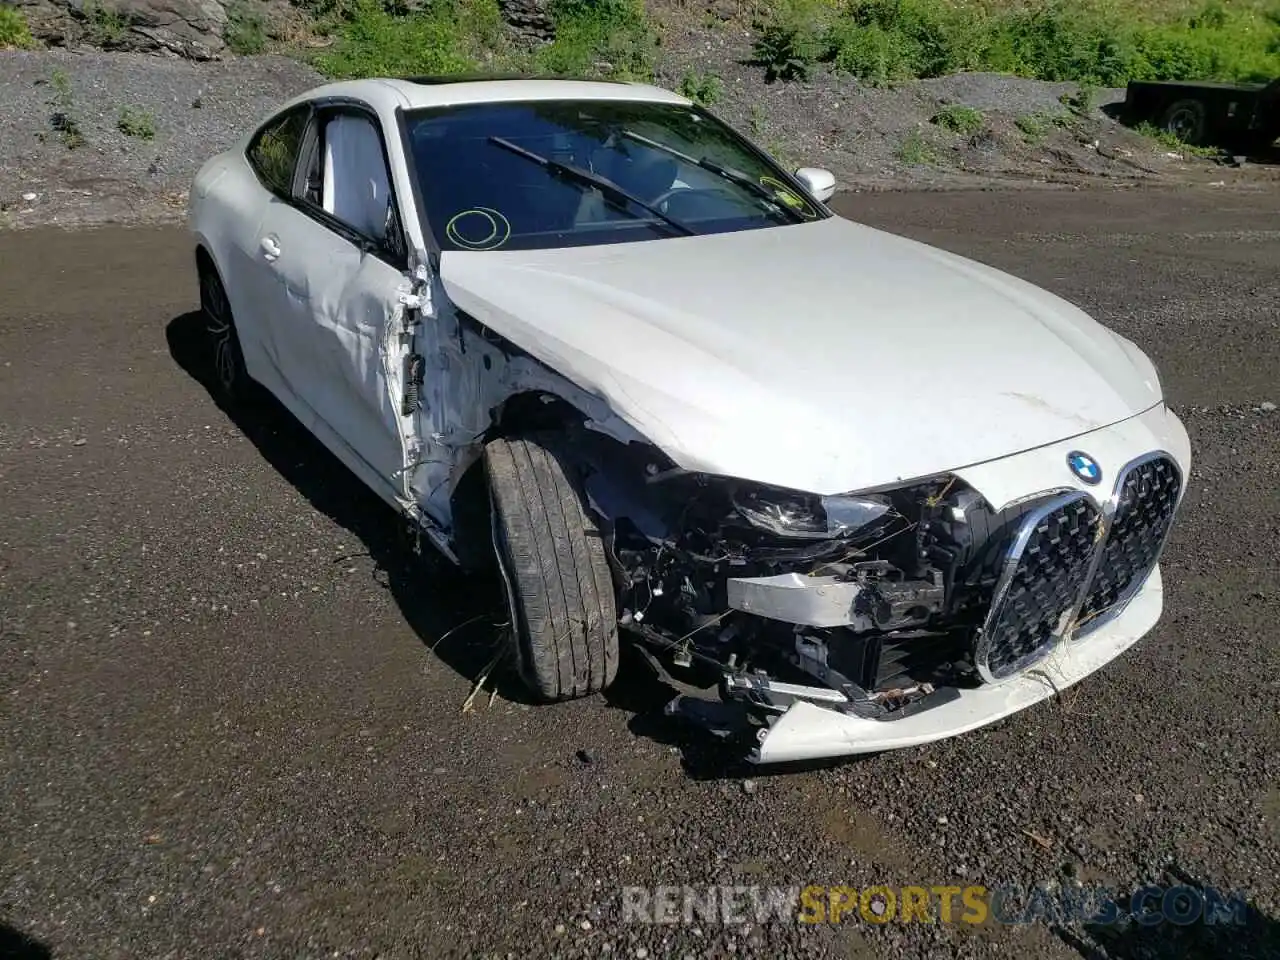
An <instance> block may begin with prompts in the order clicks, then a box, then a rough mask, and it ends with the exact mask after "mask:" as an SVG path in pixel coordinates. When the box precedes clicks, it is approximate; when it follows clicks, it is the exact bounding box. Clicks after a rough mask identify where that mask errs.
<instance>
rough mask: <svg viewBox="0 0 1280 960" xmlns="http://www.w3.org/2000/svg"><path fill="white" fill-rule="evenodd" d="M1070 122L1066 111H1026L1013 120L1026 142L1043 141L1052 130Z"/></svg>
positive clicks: (1069, 116)
mask: <svg viewBox="0 0 1280 960" xmlns="http://www.w3.org/2000/svg"><path fill="white" fill-rule="evenodd" d="M1070 123H1071V114H1068V113H1028V114H1024V115H1023V116H1021V117H1018V118H1017V119H1016V120H1014V121H1013V125H1014V126H1015V127H1017V128H1018V129H1019V130H1020V131H1021V132H1022V138H1023V139H1024V140H1026V141H1027V143H1043V142H1044V140H1045V139H1046V138H1047V137H1048V136H1049V134H1050V133H1052V132H1053V131H1054V130H1057V129H1061V128H1062V127H1066V126H1069V125H1070Z"/></svg>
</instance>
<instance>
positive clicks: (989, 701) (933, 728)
mask: <svg viewBox="0 0 1280 960" xmlns="http://www.w3.org/2000/svg"><path fill="white" fill-rule="evenodd" d="M1163 608H1164V585H1163V582H1162V580H1161V576H1160V567H1159V566H1158V565H1157V566H1156V567H1155V569H1153V570H1152V571H1151V575H1150V576H1149V577H1148V578H1147V581H1146V583H1145V584H1143V586H1142V589H1141V590H1139V591H1138V592H1137V593H1136V594H1135V595H1134V596H1133V598H1132V599H1131V600H1130V601H1129V602H1128V604H1127V605H1126V606H1125V607H1124V609H1123V611H1122V612H1121V613H1119V614H1117V615H1115V616H1113V617H1111V618H1109V619H1108V620H1107V621H1106V622H1105V623H1103V624H1102V625H1101V626H1099V627H1097V628H1096V629H1095V630H1093V631H1092V632H1090V633H1088V634H1087V635H1086V636H1084V637H1081V638H1080V639H1077V640H1073V641H1071V643H1070V644H1069V645H1067V646H1065V647H1062V646H1060V647H1059V648H1058V649H1057V650H1055V651H1054V652H1053V653H1052V654H1051V655H1050V656H1049V657H1048V659H1046V660H1045V661H1044V662H1043V663H1042V664H1040V665H1039V666H1036V667H1033V668H1032V669H1030V670H1028V671H1027V672H1026V673H1022V674H1019V675H1017V676H1015V677H1012V678H1010V679H1009V680H1007V681H1004V682H1003V683H995V684H984V685H983V686H981V687H978V688H976V689H969V690H962V691H960V696H959V697H958V698H957V699H954V700H951V701H949V702H947V703H942V704H939V705H938V706H936V707H933V708H932V709H929V710H925V711H922V712H920V713H915V714H910V715H908V716H904V717H903V718H902V719H900V720H866V719H863V718H861V717H854V716H850V715H848V714H843V713H837V712H836V711H834V710H829V709H827V708H824V707H820V706H815V705H814V704H811V703H807V702H804V701H799V702H797V703H795V704H793V705H792V706H791V707H790V708H789V709H788V710H787V711H786V713H784V714H782V715H780V716H779V717H778V718H777V720H775V721H774V723H773V725H772V726H770V727H769V728H767V729H762V730H761V731H760V739H759V743H758V745H757V746H756V748H755V749H754V750H752V751H751V753H750V755H749V756H748V759H749V760H750V761H751V762H752V763H781V762H786V761H791V760H813V759H817V758H821V757H839V756H848V755H852V754H859V753H878V752H879V751H882V750H896V749H900V748H902V747H913V746H917V745H919V744H922V743H931V742H933V741H935V740H945V739H946V738H947V737H954V736H957V735H959V734H962V733H967V732H968V731H970V730H975V729H977V728H978V727H984V726H986V725H987V724H990V723H995V722H996V721H997V720H1001V719H1003V718H1005V717H1007V716H1010V715H1011V714H1014V713H1017V712H1018V711H1019V710H1024V709H1026V708H1027V707H1029V706H1032V705H1033V704H1036V703H1039V702H1040V701H1041V700H1045V699H1047V698H1049V697H1051V696H1053V695H1054V693H1055V692H1058V691H1061V690H1064V689H1066V688H1067V687H1069V686H1071V685H1072V684H1074V683H1076V682H1077V681H1078V680H1082V679H1084V678H1085V677H1087V676H1088V675H1089V674H1091V673H1093V672H1094V671H1096V670H1098V669H1099V668H1100V667H1102V666H1104V665H1105V664H1107V663H1109V662H1110V661H1112V660H1114V659H1115V658H1116V657H1118V656H1119V655H1120V654H1122V653H1123V652H1124V651H1125V650H1127V649H1129V647H1131V646H1133V645H1134V644H1135V643H1137V642H1138V641H1139V640H1140V639H1142V637H1143V636H1144V635H1145V634H1146V633H1147V632H1149V631H1150V630H1151V628H1152V627H1154V626H1155V625H1156V622H1157V621H1158V620H1159V619H1160V614H1161V611H1162V610H1163Z"/></svg>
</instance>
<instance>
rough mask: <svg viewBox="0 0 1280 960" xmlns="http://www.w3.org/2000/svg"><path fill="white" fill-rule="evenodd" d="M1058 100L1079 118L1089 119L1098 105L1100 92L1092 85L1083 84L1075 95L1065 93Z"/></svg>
mask: <svg viewBox="0 0 1280 960" xmlns="http://www.w3.org/2000/svg"><path fill="white" fill-rule="evenodd" d="M1058 100H1059V102H1060V103H1061V104H1062V105H1063V106H1064V107H1066V108H1067V109H1068V110H1070V111H1071V112H1072V113H1074V114H1075V115H1076V116H1077V117H1087V116H1089V114H1091V113H1092V112H1093V108H1094V107H1096V106H1097V105H1098V91H1097V89H1095V88H1094V86H1093V85H1092V84H1088V83H1082V84H1081V85H1080V88H1079V89H1078V90H1076V92H1075V93H1064V94H1063V95H1062V96H1061V97H1059V98H1058Z"/></svg>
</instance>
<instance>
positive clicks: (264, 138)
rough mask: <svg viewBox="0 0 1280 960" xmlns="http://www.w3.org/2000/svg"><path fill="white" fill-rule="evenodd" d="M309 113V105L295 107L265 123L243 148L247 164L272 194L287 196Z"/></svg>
mask: <svg viewBox="0 0 1280 960" xmlns="http://www.w3.org/2000/svg"><path fill="white" fill-rule="evenodd" d="M309 115H310V108H309V107H295V108H294V109H293V110H290V111H289V112H287V113H285V114H283V115H282V116H280V117H277V118H276V119H274V120H271V121H270V122H268V123H267V124H266V126H264V127H263V128H262V129H261V130H259V131H258V133H257V134H255V135H254V138H253V139H252V140H251V141H250V142H249V148H248V149H247V150H246V151H245V156H246V158H247V159H248V160H249V165H250V166H251V167H253V170H254V173H256V174H257V175H258V179H259V180H261V181H262V184H263V186H265V187H266V188H267V189H268V190H271V191H273V192H274V193H279V194H284V195H286V196H287V195H288V194H289V193H290V192H291V190H292V188H293V170H294V167H295V166H296V164H297V162H298V151H299V150H300V149H301V147H302V136H303V134H304V133H305V132H306V129H307V118H308V116H309Z"/></svg>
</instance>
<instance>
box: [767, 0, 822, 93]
mask: <svg viewBox="0 0 1280 960" xmlns="http://www.w3.org/2000/svg"><path fill="white" fill-rule="evenodd" d="M756 30H757V36H756V41H755V44H754V46H753V49H752V52H753V55H754V59H755V62H756V63H757V64H758V65H759V66H762V67H764V71H765V81H766V82H767V83H773V82H774V81H775V80H806V79H808V77H809V73H810V71H811V70H812V68H813V66H814V64H816V63H817V62H818V61H820V60H825V59H829V58H830V55H831V37H830V30H831V23H830V8H829V7H827V6H826V5H825V4H823V3H821V0H780V2H779V3H778V4H776V5H775V6H773V7H772V8H771V9H770V10H769V11H768V13H767V14H766V16H765V18H764V19H762V20H761V21H759V23H758V24H757V25H756Z"/></svg>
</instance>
